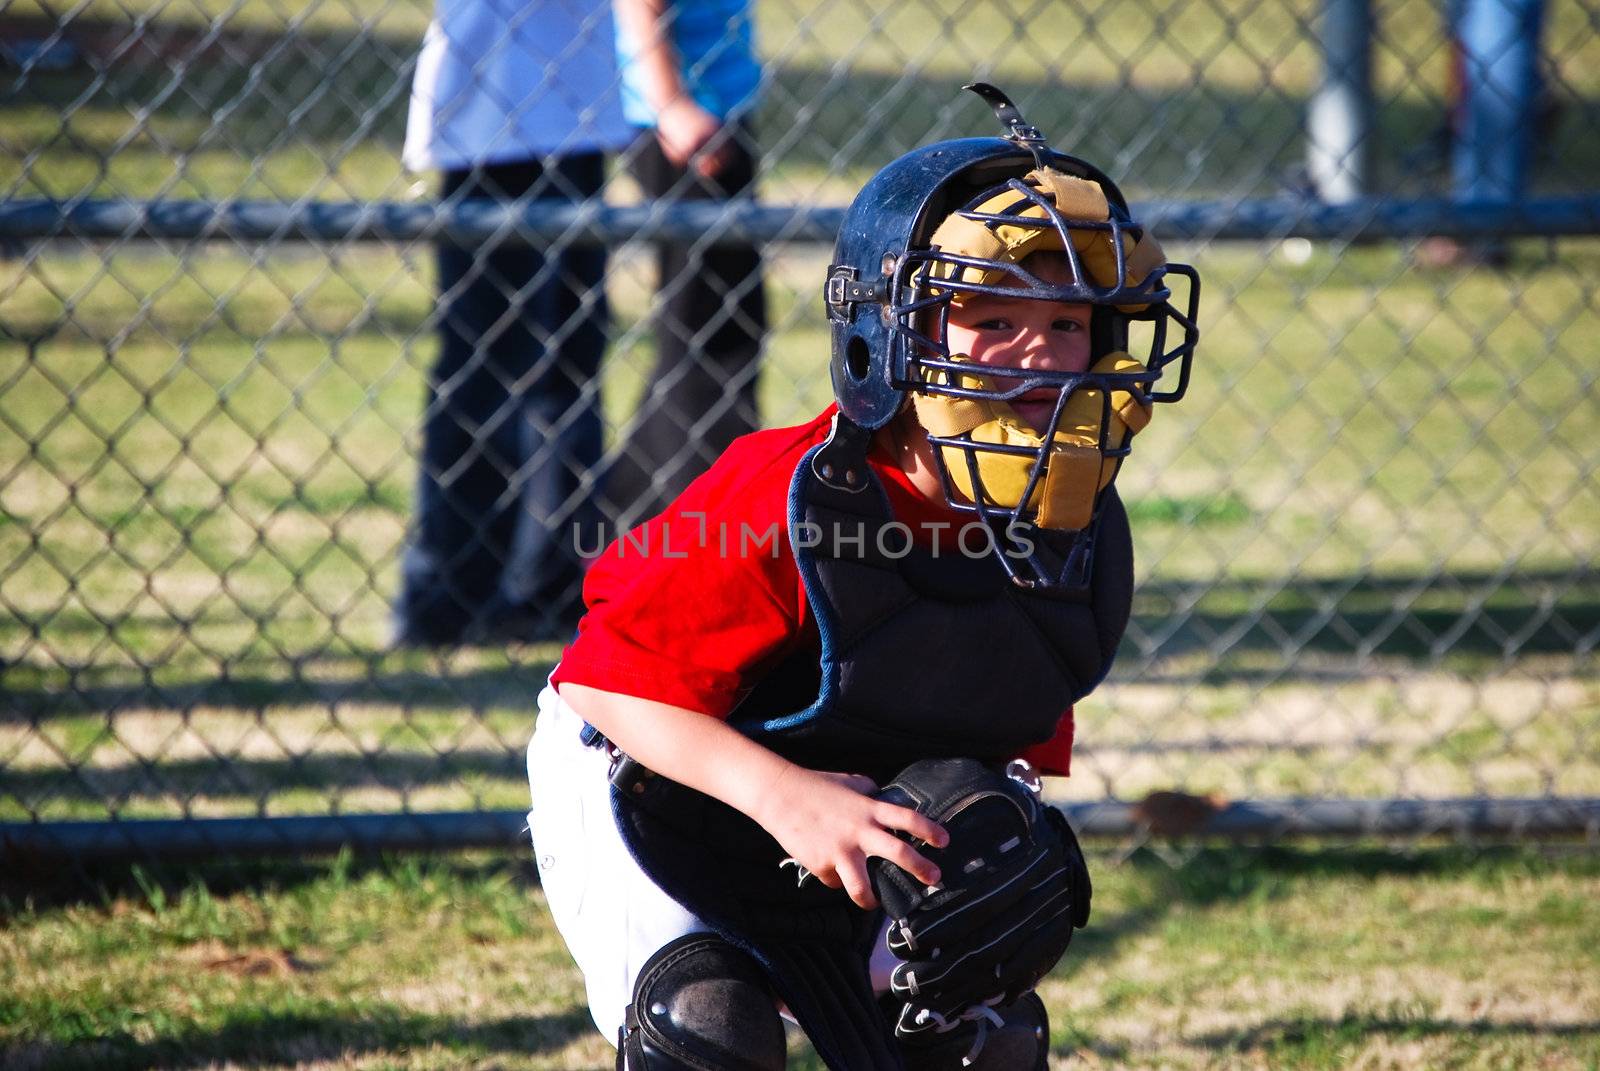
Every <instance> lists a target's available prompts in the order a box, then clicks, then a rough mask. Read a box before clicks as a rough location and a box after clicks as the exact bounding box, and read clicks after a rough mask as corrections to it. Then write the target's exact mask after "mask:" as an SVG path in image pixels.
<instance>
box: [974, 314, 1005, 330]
mask: <svg viewBox="0 0 1600 1071" xmlns="http://www.w3.org/2000/svg"><path fill="white" fill-rule="evenodd" d="M973 326H974V327H975V328H976V329H977V330H979V331H1009V330H1011V321H1010V320H1004V319H1001V318H999V317H995V318H994V319H992V320H980V321H979V322H978V323H976V324H974V325H973Z"/></svg>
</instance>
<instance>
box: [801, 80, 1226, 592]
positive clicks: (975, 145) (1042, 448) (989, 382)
mask: <svg viewBox="0 0 1600 1071" xmlns="http://www.w3.org/2000/svg"><path fill="white" fill-rule="evenodd" d="M966 88H968V89H971V90H973V91H975V92H977V93H978V94H979V95H981V96H982V97H983V98H984V99H985V100H986V101H988V102H989V103H990V105H991V106H992V107H993V108H994V110H995V114H996V115H997V116H998V117H999V118H1000V119H1001V121H1002V122H1003V123H1005V124H1006V125H1007V127H1008V128H1009V133H1008V135H1007V136H1006V137H1003V138H962V139H958V140H954V141H943V142H938V143H936V144H933V145H928V146H925V147H923V148H920V149H917V150H915V151H913V152H910V153H908V154H906V155H905V156H902V157H900V158H899V159H898V160H895V161H894V162H893V163H891V164H889V165H888V166H887V167H885V168H884V169H883V170H882V171H880V172H879V173H878V174H877V175H876V176H874V177H873V178H872V180H871V181H869V182H868V183H867V185H866V186H865V187H864V188H863V189H862V191H861V193H860V194H859V195H858V196H857V197H856V199H855V201H854V202H853V203H852V204H851V206H850V208H849V211H848V212H847V213H846V215H845V221H844V225H843V226H842V227H841V228H840V231H839V238H838V241H837V243H836V245H835V247H834V255H833V262H832V264H831V265H830V266H829V268H828V277H827V282H826V284H825V286H824V290H823V297H824V300H825V303H826V306H827V312H828V317H829V320H830V323H831V328H832V335H833V355H832V363H831V369H830V371H831V375H832V379H833V388H834V394H835V397H837V399H838V401H839V409H840V412H841V414H842V415H843V417H844V418H845V419H846V420H848V421H850V422H852V423H854V424H856V425H858V426H859V427H861V428H864V429H868V430H872V429H876V428H880V427H882V426H883V425H884V424H886V423H888V421H889V420H890V419H892V418H893V417H894V416H895V415H896V414H897V413H899V412H900V411H901V409H902V408H903V407H904V406H905V405H906V404H907V400H908V398H909V399H910V400H911V401H912V402H914V403H915V405H916V409H917V416H918V419H919V421H920V423H921V424H922V426H923V428H924V430H926V431H927V433H928V437H929V441H930V442H931V443H932V444H933V446H934V456H935V459H936V461H937V464H938V468H939V470H940V477H941V479H942V481H943V483H944V490H945V497H946V498H947V499H948V500H949V502H950V504H951V505H952V506H954V507H955V508H957V509H960V510H966V511H971V512H974V513H976V514H978V515H979V516H980V517H981V518H982V519H983V520H984V521H985V523H987V524H988V525H989V526H990V528H991V529H992V530H994V532H995V535H996V545H997V546H998V547H1000V548H1002V549H1003V550H1004V551H1005V553H1003V554H1002V561H1003V562H1004V563H1005V565H1006V568H1007V570H1008V571H1009V572H1010V573H1011V575H1012V577H1013V579H1015V580H1016V581H1017V582H1018V583H1020V584H1023V585H1024V586H1029V587H1034V586H1042V587H1053V586H1060V585H1063V584H1070V585H1072V586H1076V584H1078V583H1080V582H1081V581H1082V579H1083V577H1084V576H1085V575H1086V570H1087V567H1088V553H1089V550H1090V547H1091V540H1092V533H1093V529H1094V524H1093V521H1094V517H1095V515H1096V514H1097V513H1098V508H1099V503H1100V500H1101V498H1102V497H1103V496H1104V493H1105V490H1106V488H1108V487H1109V486H1110V484H1111V480H1112V479H1113V478H1114V477H1115V475H1116V470H1117V466H1118V464H1119V461H1120V459H1121V458H1122V457H1123V456H1125V455H1126V454H1127V453H1128V450H1129V446H1128V442H1129V440H1130V438H1131V436H1132V434H1133V433H1134V432H1136V431H1138V430H1139V429H1141V428H1143V427H1144V426H1145V424H1146V423H1147V422H1148V420H1149V416H1150V412H1151V406H1152V403H1155V402H1172V401H1176V400H1178V399H1179V398H1181V397H1182V396H1183V393H1184V390H1185V389H1186V388H1187V385H1188V379H1189V366H1190V362H1191V360H1192V358H1193V354H1194V347H1195V343H1196V341H1197V340H1198V337H1199V331H1198V329H1197V327H1196V322H1195V314H1196V308H1197V304H1198V300H1199V286H1200V284H1199V276H1198V275H1197V274H1196V272H1195V270H1194V269H1193V268H1191V267H1189V266H1188V265H1183V264H1172V263H1169V262H1167V260H1166V257H1165V254H1164V253H1162V251H1161V247H1160V246H1159V245H1158V244H1157V243H1156V241H1155V240H1154V238H1153V237H1152V236H1150V235H1149V234H1148V233H1146V231H1145V229H1144V228H1143V227H1142V226H1140V225H1139V224H1138V223H1137V222H1136V221H1135V220H1134V219H1133V217H1132V215H1131V214H1130V212H1129V210H1128V205H1127V202H1126V200H1124V198H1123V196H1122V193H1121V191H1120V190H1118V189H1117V187H1116V184H1115V183H1113V182H1112V181H1111V180H1110V179H1109V178H1108V177H1107V176H1106V175H1105V174H1104V173H1103V172H1102V171H1100V170H1099V169H1098V168H1095V167H1094V166H1092V165H1090V164H1088V163H1086V162H1084V161H1083V160H1079V159H1077V158H1076V157H1072V156H1067V155H1065V154H1063V153H1059V152H1056V151H1055V150H1054V149H1052V148H1050V147H1049V146H1048V145H1047V144H1046V143H1045V142H1044V139H1043V138H1042V136H1041V135H1040V134H1039V132H1038V131H1037V130H1036V129H1034V128H1033V127H1030V126H1028V125H1027V124H1026V123H1024V122H1023V120H1022V117H1021V115H1020V114H1019V113H1018V112H1017V109H1016V107H1015V106H1014V105H1013V104H1012V103H1011V102H1010V101H1009V100H1008V99H1006V97H1005V95H1004V94H1003V93H1001V92H1000V91H999V90H998V89H995V88H994V87H993V86H989V85H986V84H983V83H977V84H975V85H971V86H968V87H966ZM1040 252H1046V253H1051V254H1053V255H1054V256H1055V257H1056V258H1057V259H1058V260H1059V261H1060V262H1061V263H1062V264H1063V265H1064V266H1065V270H1064V271H1057V272H1048V273H1046V272H1039V271H1037V270H1030V268H1029V267H1028V265H1027V263H1026V262H1027V261H1028V260H1029V258H1030V257H1032V256H1033V255H1034V254H1036V253H1040ZM1045 274H1050V275H1053V276H1054V277H1055V279H1056V281H1046V280H1045V279H1044V278H1041V275H1045ZM1174 276H1176V277H1181V278H1183V279H1185V280H1186V281H1187V286H1186V288H1185V289H1186V291H1187V292H1186V293H1185V294H1184V295H1183V296H1182V299H1181V301H1179V303H1178V304H1177V305H1175V304H1174V298H1173V294H1172V291H1171V289H1170V286H1169V279H1170V278H1171V277H1174ZM974 295H990V296H995V297H1001V298H1008V299H1010V298H1024V299H1031V300H1038V301H1051V302H1064V303H1074V304H1077V303H1082V304H1086V305H1089V306H1091V307H1092V315H1091V317H1090V354H1091V357H1090V360H1091V364H1090V367H1089V368H1088V369H1087V370H1086V371H1083V372H1064V371H1044V370H1039V369H1036V368H1027V369H1025V368H1023V367H1020V366H1018V367H1005V366H998V367H997V366H996V365H994V364H991V363H985V364H982V365H977V364H974V363H972V361H971V360H970V359H968V357H967V356H966V355H964V354H954V353H951V352H950V349H949V347H948V346H947V345H946V341H945V340H946V327H947V325H948V322H949V317H950V311H951V307H952V305H953V304H956V305H959V303H961V302H962V301H964V300H968V299H970V298H972V297H973V296H974ZM1130 342H1137V345H1136V346H1135V348H1136V349H1138V350H1140V351H1142V355H1135V356H1136V357H1137V359H1135V356H1129V353H1128V351H1129V347H1130ZM1024 396H1026V397H1027V399H1028V400H1029V401H1030V402H1035V403H1036V402H1037V400H1038V399H1039V398H1041V397H1046V398H1051V399H1053V401H1054V412H1053V415H1052V417H1051V419H1050V421H1049V426H1048V427H1041V428H1031V427H1028V426H1026V425H1025V424H1024V423H1023V422H1022V421H1020V420H1019V419H1018V417H1017V414H1016V412H1015V411H1014V410H1013V409H1012V407H1011V405H1010V403H1011V402H1012V401H1015V400H1019V399H1022V398H1023V397H1024ZM1022 525H1037V526H1039V527H1041V528H1045V529H1057V530H1062V531H1066V532H1071V533H1074V535H1073V537H1072V541H1073V548H1074V549H1073V552H1072V553H1071V554H1070V555H1069V563H1070V565H1071V568H1070V569H1061V570H1058V569H1055V568H1050V567H1046V566H1045V565H1043V564H1042V563H1041V561H1040V560H1039V559H1038V558H1037V557H1036V556H1034V555H1033V554H1031V553H1026V552H1023V551H1022V550H1021V548H1022V546H1023V545H1024V544H1027V543H1029V542H1030V541H1028V540H1027V539H1025V538H1024V539H1019V538H1018V535H1019V533H1020V532H1022V531H1024V530H1023V529H1021V528H1019V527H1018V526H1022Z"/></svg>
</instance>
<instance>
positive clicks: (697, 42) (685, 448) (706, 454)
mask: <svg viewBox="0 0 1600 1071" xmlns="http://www.w3.org/2000/svg"><path fill="white" fill-rule="evenodd" d="M616 13H617V31H618V40H617V51H618V59H619V64H620V67H621V71H622V88H623V92H622V100H623V108H624V111H625V113H626V115H627V118H628V120H629V121H630V122H631V123H633V124H634V126H635V127H636V128H637V136H636V138H635V140H634V143H633V145H632V147H631V148H630V149H629V151H628V153H627V155H626V157H625V160H626V161H627V165H628V167H629V169H630V171H631V172H632V174H633V176H634V177H635V178H636V179H637V180H638V182H639V185H640V187H641V188H642V191H643V194H644V196H645V197H646V198H647V199H657V200H660V201H661V202H662V203H663V204H667V205H670V204H673V203H680V202H683V201H719V202H726V201H730V200H733V199H735V198H741V197H753V196H754V188H755V178H756V171H757V168H758V157H757V149H756V141H755V134H754V130H753V127H752V124H751V112H752V111H753V109H754V107H755V105H756V101H757V96H758V92H759V90H760V86H761V67H760V64H759V62H758V61H757V59H756V55H755V44H754V30H753V26H752V24H751V18H752V15H751V9H750V5H749V3H748V0H617V7H616ZM657 266H658V275H657V279H658V282H657V287H658V293H657V296H656V301H655V302H654V305H653V316H654V328H655V342H656V357H655V365H654V367H653V368H652V369H651V371H650V373H649V376H648V378H647V381H646V385H645V393H644V396H643V398H642V400H641V401H640V404H639V409H638V411H637V412H636V413H635V414H634V416H633V419H632V420H631V421H630V422H629V424H628V427H627V428H626V429H625V430H624V434H623V441H622V444H621V446H620V447H619V449H618V452H617V457H616V460H615V462H614V464H613V466H612V468H611V470H610V473H609V476H608V478H607V480H606V483H605V496H606V499H607V501H608V502H609V504H610V506H611V508H612V510H613V511H614V512H613V519H614V520H615V521H616V523H617V524H618V525H619V526H620V527H623V528H626V527H629V526H631V525H633V524H637V523H639V522H640V521H642V520H644V519H646V518H648V517H650V516H652V515H654V514H655V513H658V512H659V511H660V509H661V507H662V506H663V505H664V504H665V503H667V502H669V501H671V500H672V499H673V498H676V497H677V495H678V493H679V492H680V491H682V490H683V488H684V487H685V486H687V485H688V484H689V482H690V481H691V480H693V479H694V478H695V477H696V476H698V475H700V473H701V472H703V471H704V470H705V468H706V467H707V466H708V465H709V464H710V463H711V462H712V461H713V460H715V459H716V458H717V457H718V456H719V455H720V454H721V453H722V451H723V449H724V448H725V447H726V446H727V445H728V443H730V442H732V441H733V440H734V439H735V438H737V437H738V436H740V435H743V434H745V433H746V432H750V431H754V430H755V429H756V428H757V427H758V426H759V424H760V418H759V415H758V413H757V407H756V394H755V389H756V376H757V372H758V368H759V362H760V356H761V345H762V340H763V337H764V336H765V334H766V328H767V307H766V299H765V296H764V293H763V290H762V282H761V257H760V254H759V252H758V251H757V250H756V249H755V248H754V247H753V246H747V247H717V248H711V247H696V246H695V245H693V244H690V243H663V244H661V245H660V246H659V247H658V256H657Z"/></svg>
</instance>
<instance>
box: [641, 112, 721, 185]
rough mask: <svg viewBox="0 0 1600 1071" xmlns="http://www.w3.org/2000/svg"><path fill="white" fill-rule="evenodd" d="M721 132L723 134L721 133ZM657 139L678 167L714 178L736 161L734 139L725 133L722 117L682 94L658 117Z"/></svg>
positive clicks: (662, 150) (667, 155)
mask: <svg viewBox="0 0 1600 1071" xmlns="http://www.w3.org/2000/svg"><path fill="white" fill-rule="evenodd" d="M719 135H721V136H719ZM656 141H657V142H659V143H660V145H661V152H662V154H663V155H665V156H666V158H667V159H668V160H669V161H670V162H671V163H672V164H673V166H674V167H681V168H685V169H692V170H694V171H696V172H698V173H699V174H701V175H704V176H705V177H706V178H712V177H714V176H715V175H717V174H718V173H719V172H720V171H721V170H722V169H723V168H725V167H727V166H728V164H730V163H731V162H732V161H733V142H732V141H731V140H730V138H729V137H728V136H727V135H726V134H723V130H722V120H720V119H718V118H717V117H716V116H714V115H712V114H711V113H710V112H708V111H706V110H705V109H704V108H702V107H700V105H698V104H696V103H695V101H694V98H693V97H688V96H679V97H676V98H674V99H673V101H672V103H671V104H668V105H667V106H666V107H665V108H663V109H661V113H660V114H659V115H658V116H657V117H656Z"/></svg>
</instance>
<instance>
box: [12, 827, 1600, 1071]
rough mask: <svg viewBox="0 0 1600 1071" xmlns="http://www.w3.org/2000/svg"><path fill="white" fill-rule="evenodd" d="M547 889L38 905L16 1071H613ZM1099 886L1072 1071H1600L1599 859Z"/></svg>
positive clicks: (215, 873)
mask: <svg viewBox="0 0 1600 1071" xmlns="http://www.w3.org/2000/svg"><path fill="white" fill-rule="evenodd" d="M529 870H530V868H529V866H528V864H527V863H526V862H525V861H520V860H508V859H506V858H504V857H500V856H489V855H470V856H449V857H442V858H431V859H418V858H414V857H406V858H399V859H390V860H387V861H382V862H371V861H360V860H353V859H351V858H350V857H348V856H346V857H341V858H338V859H335V860H329V861H326V862H317V863H300V864H284V863H253V864H229V863H221V862H219V863H214V864H211V865H209V866H205V867H202V868H200V869H198V870H189V871H184V872H181V873H170V874H167V873H153V872H148V871H144V870H138V869H135V870H133V871H131V872H118V873H105V874H102V875H101V876H100V877H99V878H98V879H96V882H95V883H94V884H90V885H87V886H86V885H85V884H84V883H83V882H81V881H79V880H75V879H62V880H61V881H59V882H35V883H32V884H31V885H25V886H21V887H18V886H17V885H15V883H13V884H11V885H9V886H7V887H6V888H5V896H4V899H3V900H0V993H3V994H5V996H3V997H0V1063H3V1064H4V1065H5V1066H7V1067H17V1068H30V1069H32V1068H37V1069H40V1071H46V1069H56V1068H77V1067H84V1068H87V1067H94V1068H97V1069H98V1068H106V1069H115V1068H134V1067H149V1068H165V1067H191V1066H196V1065H197V1064H222V1065H230V1064H248V1065H249V1066H251V1067H257V1068H275V1067H289V1066H305V1065H311V1066H318V1067H330V1068H364V1067H404V1068H433V1067H462V1066H472V1067H480V1066H485V1067H486V1066H493V1067H498V1068H508V1069H515V1068H530V1069H531V1068H562V1069H566V1071H579V1069H589V1068H593V1069H596V1071H598V1069H601V1068H607V1067H610V1066H611V1064H610V1059H611V1057H610V1049H609V1047H608V1046H607V1045H606V1044H605V1043H604V1041H602V1040H601V1039H600V1038H599V1036H598V1035H597V1034H596V1033H595V1032H594V1030H593V1028H592V1026H591V1025H590V1023H589V1021H588V1016H587V1011H586V1008H585V1006H584V1004H583V996H582V986H581V981H580V979H579V976H578V974H577V972H576V970H575V968H574V967H573V966H572V964H571V963H570V961H569V960H568V959H567V957H566V954H565V951H564V949H563V946H562V945H561V942H560V940H559V938H558V936H557V935H556V933H555V931H554V929H553V927H552V926H551V925H550V923H549V918H548V915H547V914H546V910H545V907H544V904H543V901H542V898H541V896H540V893H539V891H538V889H537V887H535V886H534V885H532V884H531V882H530V880H529V877H530V875H529ZM1094 871H1095V879H1096V886H1095V908H1094V917H1093V919H1092V920H1091V924H1090V927H1089V929H1087V930H1085V931H1084V932H1083V933H1081V934H1080V935H1079V936H1078V938H1077V940H1076V941H1075V942H1074V945H1073V948H1072V949H1071V951H1070V952H1069V954H1068V957H1067V959H1066V960H1065V961H1063V963H1062V964H1061V966H1060V967H1058V968H1057V970H1056V971H1055V972H1053V973H1052V974H1051V975H1050V976H1049V977H1048V978H1047V979H1046V980H1045V982H1044V984H1043V985H1042V987H1041V993H1042V995H1043V996H1044V998H1045V1000H1046V1003H1047V1004H1048V1006H1049V1008H1050V1013H1051V1025H1052V1033H1051V1047H1052V1053H1053V1057H1054V1061H1055V1062H1056V1063H1057V1064H1058V1065H1065V1064H1067V1063H1068V1062H1069V1061H1074V1060H1075V1061H1078V1062H1080V1063H1082V1064H1084V1065H1087V1066H1117V1067H1169V1068H1207V1067H1274V1068H1307V1069H1311V1068H1339V1067H1350V1066H1381V1067H1389V1068H1425V1067H1426V1068H1436V1067H1458V1068H1523V1067H1526V1068H1584V1067H1592V1066H1594V1065H1595V1063H1596V1061H1597V1060H1600V986H1597V979H1600V957H1597V952H1596V949H1600V919H1597V918H1596V915H1595V913H1594V912H1593V911H1592V910H1589V906H1590V905H1591V904H1592V903H1593V900H1594V898H1595V896H1596V894H1597V893H1600V865H1597V864H1596V862H1595V860H1594V859H1593V857H1591V856H1577V857H1573V856H1565V855H1560V854H1546V853H1541V852H1539V851H1537V850H1535V849H1532V848H1518V849H1505V850H1495V851H1477V852H1468V851H1463V850H1461V849H1455V848H1445V847H1427V848H1422V849H1419V850H1414V851H1411V852H1407V853H1400V854H1396V853H1394V852H1392V851H1389V850H1386V849H1381V848H1379V847H1378V846H1351V847H1347V848H1343V849H1327V850H1320V851H1301V850H1289V849H1276V850H1266V851H1261V850H1256V849H1217V848H1210V849H1203V850H1202V849H1198V848H1190V849H1188V850H1187V851H1185V852H1184V853H1183V854H1182V855H1180V856H1179V857H1177V858H1176V859H1175V860H1171V861H1162V860H1161V859H1158V858H1157V857H1156V856H1154V855H1151V854H1148V853H1145V852H1138V853H1135V854H1133V855H1132V856H1131V857H1130V858H1128V859H1127V860H1126V861H1124V862H1121V863H1113V862H1111V861H1110V860H1108V859H1107V858H1105V857H1104V855H1103V854H1102V855H1099V856H1097V858H1096V861H1095V864H1094ZM791 1055H792V1059H791V1066H794V1067H805V1068H815V1067H817V1066H819V1065H818V1064H817V1063H816V1061H815V1058H814V1057H813V1056H812V1055H811V1054H810V1051H809V1048H807V1047H806V1046H805V1045H804V1044H803V1042H801V1041H799V1040H798V1039H792V1040H791Z"/></svg>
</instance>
